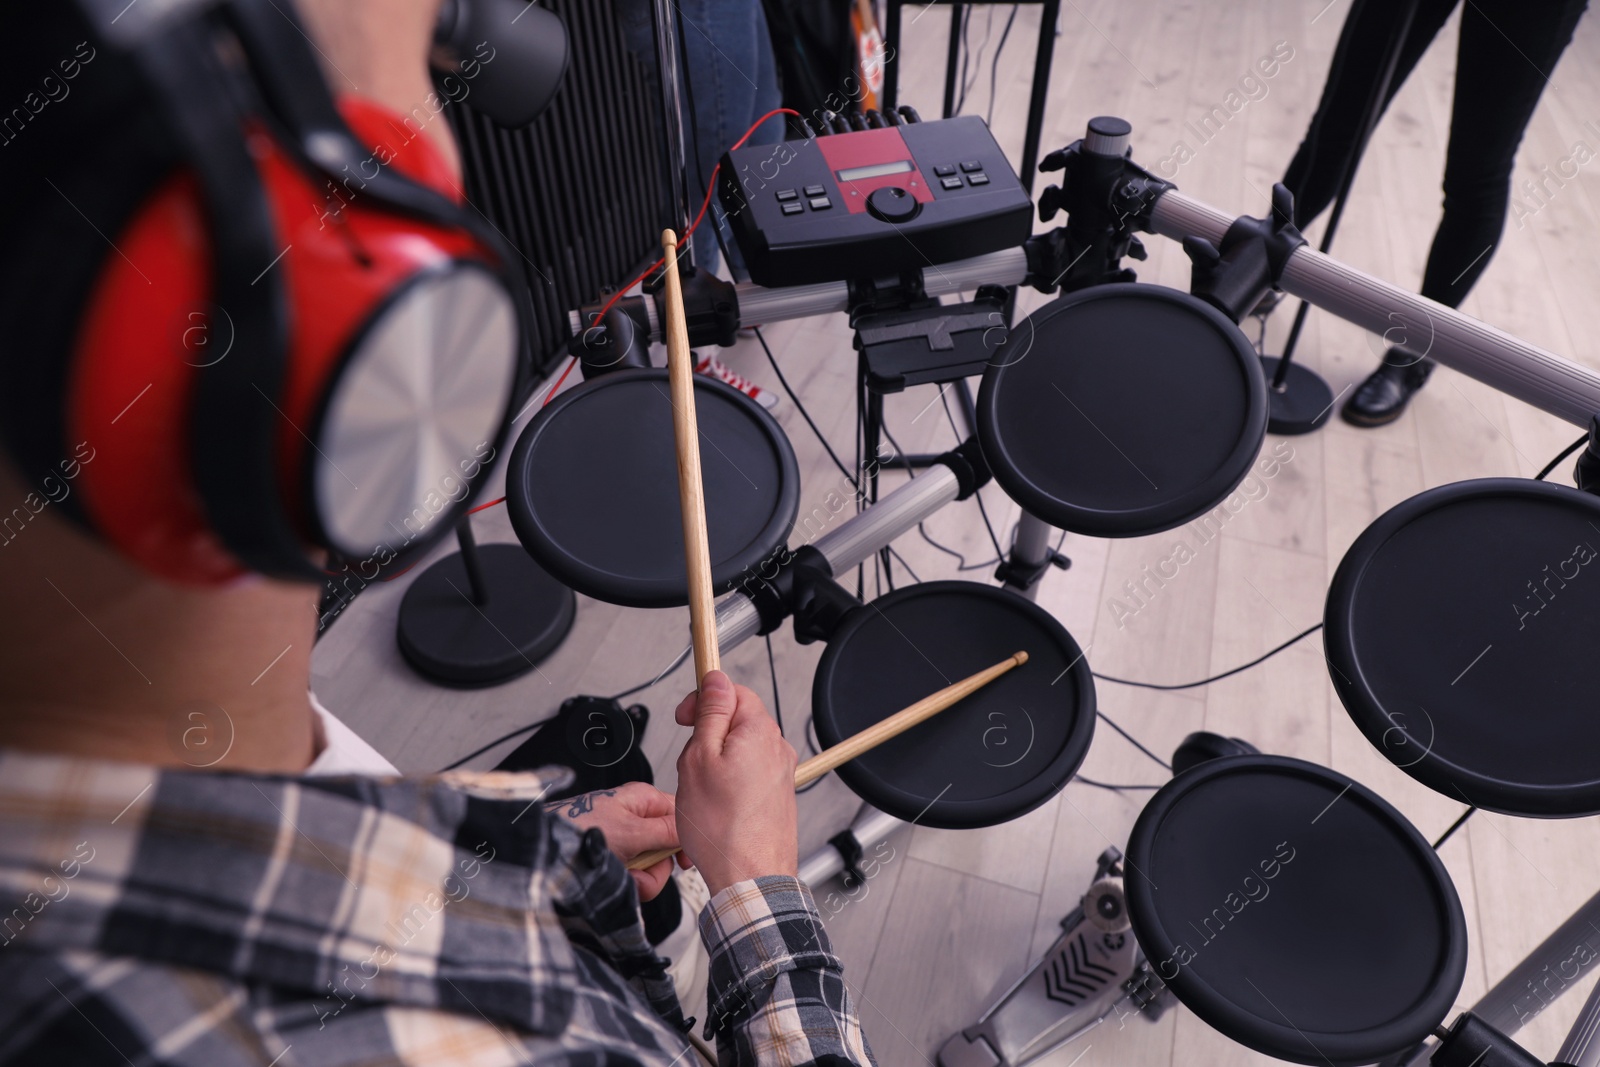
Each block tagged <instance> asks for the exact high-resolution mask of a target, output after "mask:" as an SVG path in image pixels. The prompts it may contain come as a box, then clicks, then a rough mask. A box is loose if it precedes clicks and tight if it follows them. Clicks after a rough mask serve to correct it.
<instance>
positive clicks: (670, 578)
mask: <svg viewBox="0 0 1600 1067" xmlns="http://www.w3.org/2000/svg"><path fill="white" fill-rule="evenodd" d="M694 384H695V411H696V414H697V416H698V421H699V426H700V468H701V473H702V479H703V481H704V483H705V500H706V526H707V533H708V535H709V537H710V542H711V579H712V583H713V585H714V586H715V587H716V591H717V592H718V593H723V592H727V591H728V590H729V589H731V588H733V586H734V585H735V584H736V583H737V582H738V580H739V578H740V576H741V575H742V574H744V573H745V572H746V570H747V569H750V568H754V567H755V566H756V565H757V564H759V563H760V562H761V561H762V560H764V559H765V558H766V557H767V556H768V555H769V554H771V553H772V551H773V550H774V549H776V548H778V547H779V546H780V545H782V544H783V541H784V538H785V537H787V536H788V533H789V530H790V528H791V527H792V526H793V525H794V519H795V515H796V513H797V512H798V510H799V506H800V475H799V470H798V468H797V467H796V465H795V459H794V451H793V449H791V448H790V446H789V439H788V438H787V437H785V436H784V434H783V431H782V430H781V429H780V428H779V427H778V424H777V423H776V422H774V421H773V419H772V416H770V415H768V414H767V413H766V412H765V411H763V410H761V406H760V405H759V404H757V403H756V402H755V401H753V400H751V399H750V398H749V397H747V396H745V395H744V394H743V393H741V392H739V391H738V390H736V389H733V388H731V387H729V386H727V385H724V384H723V383H722V382H718V381H713V380H711V379H709V378H707V377H705V376H704V375H700V374H697V375H695V383H694ZM506 506H507V508H509V509H510V512H511V525H512V527H513V528H514V529H515V530H516V533H517V537H518V539H519V540H521V542H522V545H523V547H524V548H526V549H527V550H528V553H529V554H530V555H532V556H533V558H534V559H536V560H538V561H539V563H540V564H541V565H542V566H544V567H545V569H547V570H548V571H550V573H551V574H553V575H555V576H556V577H557V578H559V579H561V580H562V581H563V582H565V583H567V584H568V585H570V586H571V587H572V588H573V589H576V590H577V591H578V592H580V593H583V594H586V595H587V596H592V597H594V598H595V599H596V600H604V601H609V602H610V603H613V604H625V605H628V606H630V607H644V608H663V607H678V606H682V605H684V604H687V603H688V602H689V591H688V590H689V586H688V579H687V577H686V571H685V566H684V553H683V518H682V509H681V507H680V505H679V501H678V461H677V451H676V446H675V445H674V442H673V431H672V401H671V390H670V389H669V388H668V384H667V372H666V370H665V369H664V368H654V369H650V370H642V369H641V370H622V371H613V372H612V373H610V374H607V375H605V376H603V377H600V378H596V379H595V380H593V381H590V382H585V383H584V384H583V385H581V386H579V387H578V388H576V389H573V390H572V391H570V392H567V393H563V394H561V395H560V396H557V397H556V398H555V399H554V400H553V401H551V402H550V404H549V405H547V406H546V407H545V408H544V409H543V410H541V411H540V412H539V414H538V415H537V416H535V417H534V419H533V420H532V421H531V422H529V423H528V427H527V429H525V430H524V431H523V432H522V436H521V438H519V439H518V441H517V444H516V447H515V448H514V449H513V450H512V452H511V464H510V467H509V469H508V470H507V472H506Z"/></svg>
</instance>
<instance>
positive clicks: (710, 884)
mask: <svg viewBox="0 0 1600 1067" xmlns="http://www.w3.org/2000/svg"><path fill="white" fill-rule="evenodd" d="M677 719H678V722H679V723H680V724H682V725H684V726H690V725H692V726H693V727H694V736H693V737H691V738H690V740H689V743H688V744H686V745H685V746H684V749H683V754H682V755H680V756H679V757H678V794H677V829H678V834H679V838H680V840H681V841H682V842H683V848H684V854H685V856H687V857H688V860H689V861H692V862H693V863H694V864H695V865H696V866H698V867H699V868H700V873H701V875H702V876H703V877H704V878H705V880H706V886H707V888H709V889H710V890H711V893H712V898H711V902H710V904H708V905H707V906H706V908H705V910H704V911H703V912H702V913H701V916H700V936H701V938H702V939H703V940H704V941H705V944H706V949H707V951H708V952H709V953H710V956H711V967H710V988H709V991H708V996H707V1002H708V1007H707V1012H706V1016H707V1018H706V1036H708V1037H712V1036H714V1037H715V1038H716V1041H717V1058H718V1060H719V1061H720V1062H721V1064H722V1065H723V1067H756V1065H763V1067H765V1065H779V1064H781V1065H783V1067H799V1065H803V1064H811V1063H819V1064H831V1065H844V1064H858V1065H863V1067H865V1065H871V1064H875V1061H874V1060H873V1058H872V1053H871V1050H869V1049H868V1047H867V1042H866V1037H865V1036H864V1035H863V1034H862V1032H861V1022H860V1019H859V1018H858V1016H857V1013H856V1009H855V1005H854V1002H853V998H852V997H851V996H850V992H849V990H848V988H847V987H846V986H845V982H844V968H843V967H842V966H841V965H840V963H839V959H838V957H837V956H835V955H834V954H833V947H832V945H831V944H830V942H829V941H828V934H827V931H826V930H825V929H823V926H822V917H821V916H820V915H819V914H818V913H817V907H816V903H815V902H814V901H813V900H812V899H811V891H810V890H809V889H807V888H806V887H805V885H804V884H803V883H801V881H800V880H799V878H797V877H796V870H797V867H798V863H799V859H798V851H799V850H798V845H797V816H796V811H795V797H794V768H795V753H794V749H793V748H792V747H791V746H790V745H789V743H788V742H787V741H785V740H784V739H783V737H782V735H781V734H779V733H778V728H777V725H776V724H775V723H774V722H773V720H772V717H771V716H769V715H768V714H767V711H766V708H765V707H763V706H762V703H761V698H760V697H758V696H756V694H755V693H753V692H751V691H750V690H749V689H746V688H745V687H743V686H738V687H735V686H734V685H733V683H732V682H730V681H729V680H728V677H727V676H726V675H724V674H723V673H722V672H721V671H713V672H711V673H709V674H707V675H706V678H705V681H704V682H703V683H702V687H701V692H700V693H699V694H698V695H696V694H693V693H691V694H690V695H689V696H688V697H686V698H684V701H683V703H682V704H680V705H678V710H677Z"/></svg>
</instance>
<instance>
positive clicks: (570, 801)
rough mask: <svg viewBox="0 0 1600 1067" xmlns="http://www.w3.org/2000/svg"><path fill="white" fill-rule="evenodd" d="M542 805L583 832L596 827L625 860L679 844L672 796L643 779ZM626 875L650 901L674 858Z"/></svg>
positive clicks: (664, 883)
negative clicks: (631, 876)
mask: <svg viewBox="0 0 1600 1067" xmlns="http://www.w3.org/2000/svg"><path fill="white" fill-rule="evenodd" d="M544 809H545V810H546V811H548V812H549V813H550V814H552V815H559V816H561V817H562V818H564V819H566V820H568V821H569V822H573V823H576V824H577V825H578V826H581V827H582V828H583V829H585V830H587V829H589V828H590V827H599V829H600V832H601V833H603V834H605V835H606V845H607V846H609V847H610V849H611V851H612V852H615V853H616V854H617V856H618V857H620V858H621V860H622V862H623V863H627V862H628V861H630V860H632V859H633V858H634V857H635V856H639V855H642V854H643V853H646V852H654V851H655V850H656V849H661V848H677V847H678V829H677V824H676V821H675V820H674V817H673V805H672V796H671V795H670V794H668V793H663V792H662V791H661V790H659V789H657V788H656V787H655V786H653V785H646V784H645V783H643V782H629V783H628V784H627V785H623V786H618V787H617V788H616V789H597V790H595V791H594V792H593V793H580V794H579V795H578V796H575V797H568V798H567V799H566V800H552V801H551V802H550V803H548V804H546V805H545V806H544ZM630 873H632V875H633V881H634V884H636V885H637V886H638V887H639V899H640V900H652V899H654V897H655V895H656V894H657V893H659V892H661V890H662V887H664V886H665V885H666V884H667V879H668V878H669V877H671V876H672V861H671V860H670V859H665V860H662V861H661V862H660V863H657V864H655V865H654V866H652V867H648V868H646V869H644V870H642V871H632V872H630Z"/></svg>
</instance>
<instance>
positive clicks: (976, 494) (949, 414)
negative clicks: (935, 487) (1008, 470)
mask: <svg viewBox="0 0 1600 1067" xmlns="http://www.w3.org/2000/svg"><path fill="white" fill-rule="evenodd" d="M939 402H940V403H941V404H943V405H944V417H945V418H946V419H948V420H949V422H950V431H951V432H952V433H954V434H955V435H956V443H957V444H960V443H961V440H962V438H961V430H960V429H959V428H958V427H957V426H956V416H955V412H953V411H951V410H950V398H949V397H948V396H946V395H945V390H944V386H942V385H941V386H940V387H939ZM972 499H974V500H976V501H977V502H978V514H979V515H982V516H983V528H984V529H986V530H988V531H989V543H990V544H992V545H994V554H995V555H996V556H998V557H1000V558H1001V559H1004V558H1005V555H1006V550H1005V549H1003V548H1001V547H1000V538H999V537H997V536H996V535H995V532H994V524H993V523H991V522H990V521H989V509H987V508H985V507H984V506H983V493H982V492H981V491H979V490H974V491H973V493H972Z"/></svg>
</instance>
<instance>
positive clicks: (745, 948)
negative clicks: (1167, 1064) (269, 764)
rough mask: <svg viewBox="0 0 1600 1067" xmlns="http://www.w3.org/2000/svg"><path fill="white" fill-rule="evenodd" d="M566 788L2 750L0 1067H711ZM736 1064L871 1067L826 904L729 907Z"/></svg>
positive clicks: (759, 892)
mask: <svg viewBox="0 0 1600 1067" xmlns="http://www.w3.org/2000/svg"><path fill="white" fill-rule="evenodd" d="M566 774H567V772H564V771H545V772H540V773H537V774H505V773H489V774H472V773H469V772H463V773H458V774H453V775H443V776H438V777H428V778H394V779H375V778H364V777H329V778H311V777H292V776H283V775H263V774H232V773H215V772H192V771H170V770H158V769H156V768H153V767H147V766H140V765H136V764H124V763H107V762H92V761H86V760H73V759H65V758H58V757H50V756H41V755H30V754H23V753H20V752H8V751H0V1064H33V1063H39V1064H50V1065H51V1067H55V1065H59V1064H70V1065H73V1067H79V1065H82V1067H90V1065H99V1064H106V1065H121V1064H137V1065H139V1067H144V1065H146V1064H173V1065H180V1064H181V1065H195V1067H231V1065H234V1064H254V1065H268V1064H270V1065H272V1067H294V1065H316V1067H334V1065H348V1067H354V1065H357V1064H359V1065H363V1067H369V1065H376V1064H402V1065H420V1064H429V1065H433V1064H450V1065H452V1067H498V1065H501V1064H505V1065H511V1064H530V1063H538V1064H558V1063H567V1064H574V1065H583V1067H597V1065H601V1064H611V1063H615V1064H629V1065H637V1067H672V1065H676V1064H684V1065H685V1067H687V1064H689V1063H692V1062H693V1061H692V1057H693V1056H694V1053H692V1052H691V1051H690V1049H691V1046H690V1044H689V1043H688V1040H687V1038H686V1036H685V1031H687V1029H688V1027H689V1023H688V1021H686V1020H685V1019H684V1018H683V1013H682V1010H681V1008H680V1007H679V1005H678V1001H677V997H676V995H675V994H674V992H673V988H672V982H671V979H670V978H669V977H668V976H667V975H666V972H665V966H664V964H665V961H663V960H661V959H660V958H658V957H657V956H655V954H654V953H653V952H652V951H651V949H650V946H649V944H648V942H647V941H646V939H645V936H644V928H643V925H642V923H641V922H640V919H639V912H638V898H637V895H636V892H635V889H634V885H633V881H632V879H631V878H630V877H629V875H628V873H627V872H626V871H625V870H624V869H623V866H622V864H621V862H620V861H619V860H618V859H617V858H616V857H615V856H614V855H612V853H611V852H610V851H609V850H608V849H606V847H605V844H604V839H603V837H601V835H599V833H598V832H596V831H589V832H588V833H584V832H582V831H580V830H579V829H578V828H577V827H575V826H573V825H572V824H571V823H569V822H566V821H565V820H562V819H559V818H556V817H554V816H552V815H549V814H547V813H546V812H545V811H544V809H543V808H542V806H541V805H540V804H539V803H538V801H539V799H540V798H541V797H543V796H544V795H545V794H546V793H547V792H548V791H550V790H551V789H555V788H559V787H560V786H561V785H563V784H564V782H565V775H566ZM700 930H701V934H702V936H703V938H704V939H705V941H706V946H707V948H708V950H709V952H710V956H711V964H710V989H709V1001H710V1004H711V1010H710V1011H709V1012H708V1015H709V1019H708V1020H707V1023H706V1028H705V1031H706V1036H707V1037H711V1036H715V1038H716V1039H717V1045H718V1059H719V1061H720V1064H721V1067H734V1065H751V1067H755V1065H774V1067H776V1065H782V1067H793V1065H799V1064H809V1063H821V1064H829V1065H832V1067H846V1065H848V1064H857V1065H863V1067H865V1065H868V1064H871V1063H872V1062H873V1061H872V1058H871V1053H870V1052H869V1051H868V1049H867V1045H866V1041H865V1039H864V1037H863V1036H862V1034H861V1029H860V1024H859V1022H858V1020H857V1017H856V1012H855V1009H854V1007H853V1006H852V1002H851V998H850V996H849V994H848V992H847V991H846V989H845V985H844V980H843V978H842V976H841V970H840V965H839V961H838V959H837V958H836V957H835V956H834V955H833V952H832V950H831V948H830V946H829V943H828V937H827V934H826V932H825V931H824V930H823V927H822V923H821V920H820V918H819V917H818V915H817V912H816V908H815V905H814V904H813V902H812V900H811V895H810V893H809V892H808V891H807V889H806V888H805V887H804V886H803V885H802V884H801V883H800V882H799V881H797V880H796V879H793V878H761V879H756V880H754V881H747V882H742V883H739V884H738V885H734V886H731V887H729V888H728V889H726V890H724V891H723V892H722V893H719V894H718V895H717V896H716V897H715V898H714V899H713V900H712V901H711V903H710V904H709V905H708V906H707V907H706V909H705V911H704V913H703V914H702V916H701V919H700Z"/></svg>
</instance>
